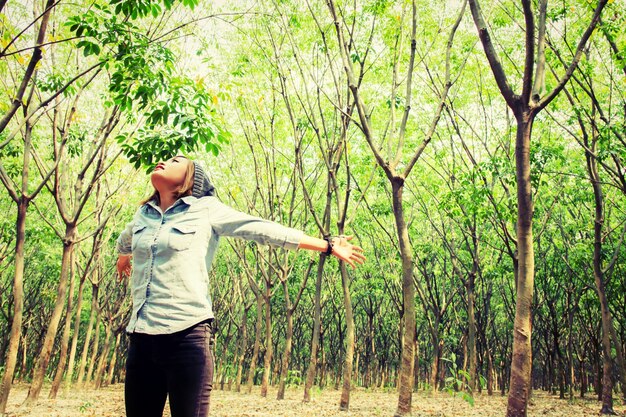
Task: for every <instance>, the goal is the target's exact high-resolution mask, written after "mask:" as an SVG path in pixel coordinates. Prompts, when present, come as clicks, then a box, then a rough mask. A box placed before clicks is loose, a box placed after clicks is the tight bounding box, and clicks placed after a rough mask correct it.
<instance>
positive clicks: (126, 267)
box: [117, 255, 133, 282]
mask: <svg viewBox="0 0 626 417" xmlns="http://www.w3.org/2000/svg"><path fill="white" fill-rule="evenodd" d="M132 257H133V255H120V256H119V257H118V258H117V278H118V279H119V281H120V282H122V280H123V279H124V277H125V276H127V277H129V276H130V274H131V273H132V271H133V265H132V263H131V262H130V260H131V258H132Z"/></svg>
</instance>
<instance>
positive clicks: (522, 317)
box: [507, 112, 535, 417]
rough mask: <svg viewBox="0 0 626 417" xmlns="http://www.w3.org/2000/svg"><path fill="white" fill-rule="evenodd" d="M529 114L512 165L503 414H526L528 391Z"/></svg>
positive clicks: (531, 264) (531, 262)
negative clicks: (512, 247)
mask: <svg viewBox="0 0 626 417" xmlns="http://www.w3.org/2000/svg"><path fill="white" fill-rule="evenodd" d="M533 117H534V116H533V115H532V114H528V113H526V112H523V113H522V114H521V115H519V116H517V134H516V139H515V167H516V174H515V177H516V182H517V208H518V210H517V253H518V256H517V260H518V273H517V282H516V284H517V285H516V287H517V295H516V297H515V321H514V324H513V358H512V362H511V379H510V381H511V382H510V384H511V385H510V390H509V398H508V406H507V417H526V410H527V407H528V398H529V395H530V390H531V369H532V346H531V334H532V327H531V304H532V299H533V285H534V280H535V254H534V250H533V232H532V218H533V202H532V193H531V184H530V137H531V132H532V124H533Z"/></svg>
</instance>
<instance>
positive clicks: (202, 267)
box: [117, 196, 303, 335]
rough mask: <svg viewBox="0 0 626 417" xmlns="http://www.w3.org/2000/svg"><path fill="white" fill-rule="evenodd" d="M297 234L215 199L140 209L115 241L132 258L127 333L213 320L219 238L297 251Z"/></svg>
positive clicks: (153, 331) (163, 330) (171, 330)
mask: <svg viewBox="0 0 626 417" xmlns="http://www.w3.org/2000/svg"><path fill="white" fill-rule="evenodd" d="M302 235H303V234H302V232H301V231H299V230H296V229H291V228H289V227H285V226H282V225H280V224H278V223H274V222H272V221H269V220H264V219H260V218H258V217H254V216H250V215H248V214H244V213H241V212H239V211H237V210H234V209H232V208H230V207H228V206H226V205H225V204H222V203H221V202H220V201H219V200H218V199H217V198H215V197H202V198H199V199H198V198H196V197H191V196H189V197H183V198H181V199H179V200H177V201H176V202H175V203H174V204H173V205H172V206H171V207H169V208H168V209H167V210H166V211H165V213H163V212H162V211H161V209H160V208H159V207H158V205H156V204H154V202H148V203H146V204H144V205H142V206H141V207H140V208H139V209H138V210H137V213H135V217H134V218H133V221H132V222H130V223H129V224H128V226H126V229H124V231H123V232H122V233H121V234H120V236H119V238H118V240H117V250H118V252H119V253H120V254H130V253H132V255H133V273H132V277H131V284H130V287H131V292H132V298H133V311H132V315H131V318H130V322H129V324H128V327H127V328H126V331H127V332H128V333H135V332H137V333H146V334H155V335H156V334H170V333H175V332H178V331H180V330H184V329H186V328H188V327H191V326H193V325H194V324H196V323H199V322H201V321H203V320H206V319H209V318H212V317H213V309H212V303H211V297H210V295H209V270H210V269H211V263H212V262H213V258H214V257H215V251H216V249H217V246H218V243H219V238H220V236H234V237H239V238H243V239H247V240H254V241H255V242H257V243H260V244H269V245H272V246H279V247H282V248H285V249H290V250H296V249H297V248H298V243H299V242H300V239H301V237H302Z"/></svg>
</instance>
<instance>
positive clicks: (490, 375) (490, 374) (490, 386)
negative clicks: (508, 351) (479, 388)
mask: <svg viewBox="0 0 626 417" xmlns="http://www.w3.org/2000/svg"><path fill="white" fill-rule="evenodd" d="M485 353H486V355H487V395H489V396H492V395H493V375H494V369H493V358H492V357H491V349H489V348H486V349H485Z"/></svg>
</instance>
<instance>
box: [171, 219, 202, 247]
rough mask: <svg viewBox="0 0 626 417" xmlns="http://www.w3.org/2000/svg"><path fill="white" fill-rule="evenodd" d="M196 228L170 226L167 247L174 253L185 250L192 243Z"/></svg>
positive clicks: (191, 226) (190, 226)
mask: <svg viewBox="0 0 626 417" xmlns="http://www.w3.org/2000/svg"><path fill="white" fill-rule="evenodd" d="M196 230H197V228H196V227H195V226H193V225H176V226H172V230H171V231H170V234H169V242H168V246H169V247H170V248H171V249H173V250H175V251H182V250H187V249H189V247H190V246H191V244H192V243H193V242H194V240H195V237H196Z"/></svg>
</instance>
